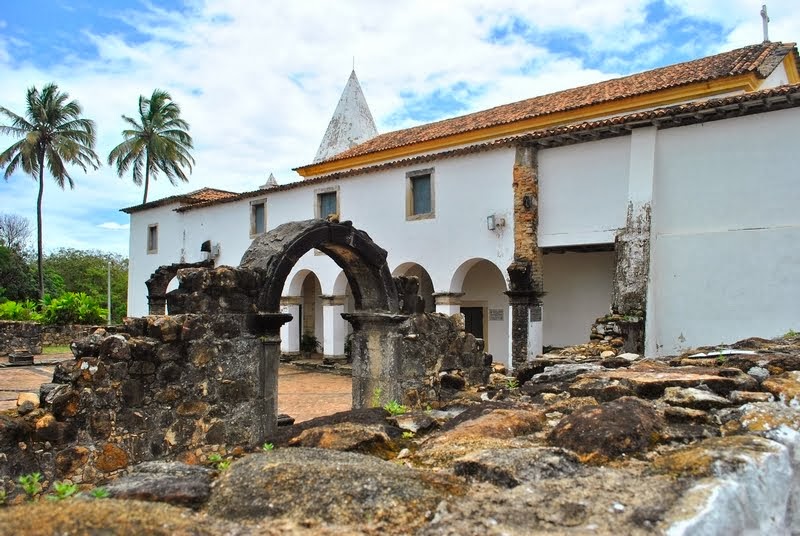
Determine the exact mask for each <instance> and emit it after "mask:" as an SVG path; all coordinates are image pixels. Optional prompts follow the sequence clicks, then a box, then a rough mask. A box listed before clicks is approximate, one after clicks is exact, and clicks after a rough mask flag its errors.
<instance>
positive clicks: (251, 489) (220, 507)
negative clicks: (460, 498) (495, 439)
mask: <svg viewBox="0 0 800 536" xmlns="http://www.w3.org/2000/svg"><path fill="white" fill-rule="evenodd" d="M461 493H463V488H462V487H461V485H460V484H459V483H458V482H457V481H456V480H454V479H452V477H451V478H448V477H447V476H444V475H434V474H431V473H426V472H420V471H417V470H414V469H409V468H407V467H401V466H398V465H395V464H393V463H391V462H387V461H383V460H380V459H378V458H374V457H371V456H365V455H363V454H356V453H353V452H338V451H332V450H324V449H307V448H291V449H276V450H274V451H272V452H269V453H263V454H251V455H248V456H245V457H244V458H242V459H241V460H238V461H236V462H234V463H233V464H232V465H231V467H230V468H229V469H228V470H227V471H225V472H224V473H223V474H222V476H221V477H220V478H219V480H218V481H217V483H216V485H215V489H214V492H213V493H212V496H211V500H210V501H209V503H208V512H209V513H210V514H212V515H213V516H217V517H221V518H224V519H233V520H238V519H254V520H261V519H264V518H287V519H291V520H304V519H308V518H311V519H315V520H319V521H323V522H327V523H337V524H351V523H352V524H361V523H364V522H365V521H366V520H369V521H370V522H371V523H381V524H382V525H386V526H387V527H392V526H393V527H397V528H400V527H401V528H402V531H403V532H406V533H413V532H414V531H415V530H416V529H418V528H419V527H420V526H421V525H422V524H423V523H424V522H425V517H426V515H430V513H431V512H433V511H434V510H435V509H436V505H437V504H439V502H440V501H441V500H443V499H446V498H448V497H450V496H453V495H454V494H461ZM397 528H395V529H394V530H393V532H399V531H398V529H397Z"/></svg>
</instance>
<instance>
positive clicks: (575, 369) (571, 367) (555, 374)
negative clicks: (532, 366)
mask: <svg viewBox="0 0 800 536" xmlns="http://www.w3.org/2000/svg"><path fill="white" fill-rule="evenodd" d="M600 370H603V367H601V366H600V365H597V364H594V363H575V364H563V365H552V366H549V367H546V368H545V369H544V372H542V373H540V374H536V375H534V376H533V377H532V378H531V380H530V381H531V383H555V382H566V381H571V380H572V379H574V378H575V377H577V376H580V375H581V374H586V373H587V372H597V371H600Z"/></svg>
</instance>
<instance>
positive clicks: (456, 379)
mask: <svg viewBox="0 0 800 536" xmlns="http://www.w3.org/2000/svg"><path fill="white" fill-rule="evenodd" d="M439 385H441V386H442V388H443V389H455V390H456V391H460V390H462V389H464V387H466V386H467V380H465V379H464V378H463V377H462V376H459V375H458V374H448V373H442V374H440V375H439Z"/></svg>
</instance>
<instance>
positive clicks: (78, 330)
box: [42, 324, 96, 346]
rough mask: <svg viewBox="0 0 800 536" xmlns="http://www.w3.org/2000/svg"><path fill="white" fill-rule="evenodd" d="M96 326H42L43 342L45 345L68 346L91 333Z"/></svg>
mask: <svg viewBox="0 0 800 536" xmlns="http://www.w3.org/2000/svg"><path fill="white" fill-rule="evenodd" d="M95 327H96V326H86V325H82V324H66V325H50V326H42V344H43V345H44V346H67V345H69V344H70V343H71V342H72V341H74V340H76V339H80V338H82V337H86V336H87V335H89V333H91V332H92V331H94V328H95Z"/></svg>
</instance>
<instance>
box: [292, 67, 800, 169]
mask: <svg viewBox="0 0 800 536" xmlns="http://www.w3.org/2000/svg"><path fill="white" fill-rule="evenodd" d="M789 56H791V55H787V57H789ZM796 72H797V69H795V73H796ZM759 83H760V80H759V79H758V78H757V77H756V75H755V74H754V73H749V74H743V75H738V76H733V77H729V78H722V79H719V80H712V81H710V82H698V83H695V84H690V85H687V86H681V87H677V88H672V89H666V90H662V91H657V92H654V93H647V94H644V95H637V96H635V97H629V98H626V99H620V100H616V101H611V102H604V103H600V104H594V105H589V106H584V107H582V108H578V109H575V110H567V111H563V112H556V113H554V114H547V115H542V116H537V117H532V118H530V119H525V120H522V121H515V122H512V123H506V124H502V125H495V126H492V127H486V128H481V129H476V130H471V131H469V132H462V133H460V134H453V135H450V136H445V137H443V138H436V139H433V140H428V141H423V142H419V143H414V144H411V145H404V146H401V147H394V148H391V149H385V150H383V151H375V152H372V153H367V154H363V155H358V156H353V157H351V158H344V159H342V160H335V161H332V162H322V163H320V164H311V165H308V166H302V167H299V168H297V169H296V170H295V171H297V173H299V174H300V175H301V176H302V177H313V176H316V175H325V174H327V173H333V172H336V171H342V170H346V169H352V168H356V167H361V166H367V165H370V164H376V163H378V162H384V161H387V160H394V159H397V158H402V157H408V156H412V155H417V154H420V153H426V152H429V151H435V150H440V149H447V148H451V147H455V146H458V145H465V144H469V143H477V142H483V141H488V140H492V139H496V138H503V137H506V136H512V135H514V134H521V133H523V132H530V131H533V130H540V129H543V128H553V127H556V126H560V125H564V124H568V123H578V122H582V121H590V120H592V119H597V118H600V117H606V116H610V115H617V114H620V113H626V112H634V111H638V110H642V109H648V108H657V107H660V106H666V105H670V104H675V103H677V102H683V101H689V100H693V99H697V98H700V97H713V96H714V95H719V94H720V93H729V92H733V91H755V90H756V89H757V88H758V85H759Z"/></svg>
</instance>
